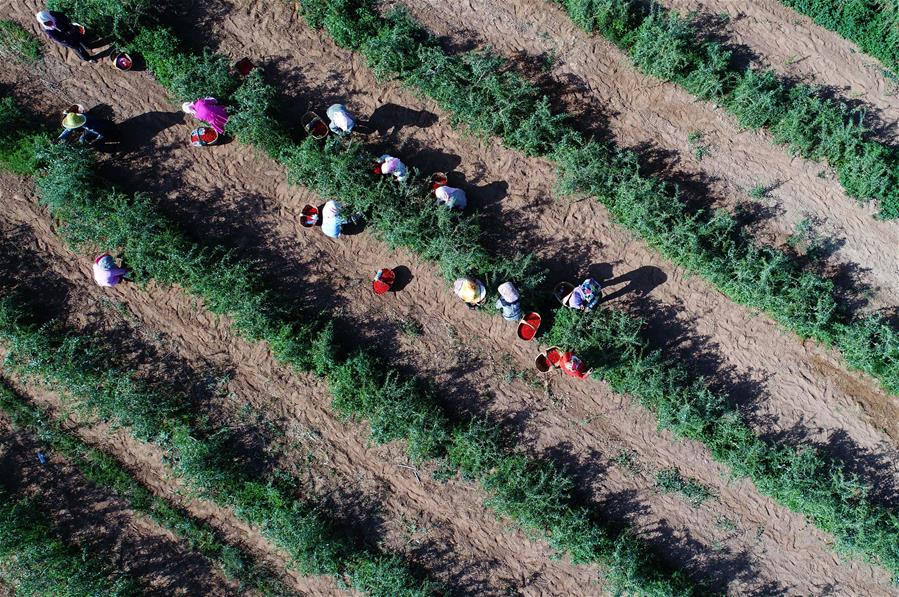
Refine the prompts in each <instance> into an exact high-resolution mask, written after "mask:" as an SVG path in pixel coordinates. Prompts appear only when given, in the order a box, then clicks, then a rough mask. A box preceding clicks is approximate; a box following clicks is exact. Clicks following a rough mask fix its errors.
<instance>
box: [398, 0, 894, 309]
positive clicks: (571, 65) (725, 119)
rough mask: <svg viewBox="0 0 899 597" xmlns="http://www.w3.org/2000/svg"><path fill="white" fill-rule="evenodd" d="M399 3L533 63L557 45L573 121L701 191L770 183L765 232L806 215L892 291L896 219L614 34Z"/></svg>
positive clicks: (866, 278)
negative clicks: (631, 51) (699, 95)
mask: <svg viewBox="0 0 899 597" xmlns="http://www.w3.org/2000/svg"><path fill="white" fill-rule="evenodd" d="M405 4H407V5H409V6H410V7H411V8H412V11H413V13H414V14H416V16H418V17H419V18H420V19H421V20H422V21H424V22H426V23H428V25H429V27H430V28H431V30H432V31H435V32H437V33H439V34H441V35H446V36H447V37H448V38H449V39H450V40H452V42H453V43H454V44H456V45H457V46H459V47H470V45H471V44H472V43H477V44H478V45H485V44H486V45H491V46H493V47H495V48H496V49H497V50H498V51H499V52H501V53H503V54H504V55H507V56H515V57H516V59H518V60H519V61H522V62H524V63H526V64H529V65H533V64H534V63H535V62H537V63H539V62H541V61H542V59H543V58H544V57H549V56H552V57H555V64H554V66H553V68H552V69H551V73H550V74H551V79H552V83H551V86H552V87H553V88H554V90H553V91H554V94H555V95H556V96H557V97H558V96H559V95H561V96H562V97H563V98H564V100H565V103H566V104H567V107H568V110H569V112H570V113H572V114H574V115H575V116H577V117H579V121H580V123H581V124H580V126H582V127H586V128H591V129H594V130H595V131H596V132H597V133H599V134H601V135H605V134H609V135H611V136H612V137H614V139H615V140H616V142H617V143H618V144H620V145H622V146H625V147H633V148H637V149H638V150H639V151H640V152H641V153H642V154H643V157H644V161H645V162H647V163H649V164H651V166H650V167H651V168H653V169H655V170H657V171H658V172H659V173H660V174H661V175H662V176H663V177H665V178H667V179H669V180H673V181H678V182H680V183H681V185H682V189H684V191H685V192H687V193H688V194H691V195H694V196H698V197H700V198H702V199H704V200H706V201H710V202H714V203H716V204H719V205H723V206H727V207H729V208H731V209H732V208H733V207H734V206H735V205H736V203H737V202H744V201H749V200H750V199H749V197H748V194H747V193H748V191H749V189H751V188H752V187H754V186H756V185H764V186H766V187H769V188H770V189H771V190H770V192H769V196H768V197H767V198H766V199H765V200H762V201H758V202H756V208H757V211H758V215H759V222H758V223H757V226H758V228H759V231H760V236H761V238H762V239H764V240H765V241H766V242H772V243H780V242H783V241H784V240H785V239H786V237H787V236H788V235H790V234H791V233H792V232H793V231H794V227H795V226H796V225H797V224H799V223H800V222H801V221H803V220H805V219H808V220H809V221H811V222H813V223H814V225H813V227H814V229H815V230H816V231H817V233H818V234H819V235H820V236H822V237H825V238H830V239H832V241H833V242H834V243H835V244H836V247H837V249H836V251H835V253H834V254H833V256H832V258H831V259H830V263H831V265H832V267H834V268H836V269H837V270H838V271H841V272H842V274H843V276H844V277H849V278H852V279H855V280H858V281H859V282H861V283H862V284H863V285H868V286H870V287H871V290H872V292H873V296H874V301H873V304H874V305H875V306H890V305H894V304H896V302H897V300H899V248H897V247H899V224H897V223H896V222H881V221H876V220H874V219H873V218H872V217H871V214H873V213H875V210H874V209H873V207H871V206H868V207H864V206H862V205H860V204H858V203H857V202H856V201H855V200H854V199H852V198H849V197H848V196H846V194H845V193H844V191H843V190H842V188H841V186H840V184H839V181H838V180H837V179H836V177H835V175H834V174H833V173H832V172H831V171H830V169H829V168H827V166H826V165H825V164H821V163H816V162H811V161H809V160H804V159H802V158H792V157H791V156H790V155H788V154H787V153H786V152H785V151H784V150H783V149H782V148H780V147H778V146H776V145H773V144H772V139H771V136H770V135H769V134H767V133H754V132H752V131H745V130H742V129H740V127H739V126H738V124H737V123H736V120H735V119H734V118H733V117H731V116H730V115H728V114H727V113H726V112H725V111H724V110H721V109H718V108H715V107H714V106H713V105H712V104H709V103H706V102H697V101H695V99H694V98H693V97H692V96H691V95H690V94H689V93H687V92H686V91H685V90H683V89H681V88H679V87H677V86H676V85H673V84H667V83H662V82H660V81H658V80H656V79H653V78H651V77H646V76H643V75H641V74H640V73H638V72H637V71H636V70H635V69H634V68H633V67H632V65H631V63H630V61H629V60H628V59H627V57H626V56H625V55H624V54H623V53H622V52H620V51H619V50H618V49H617V48H615V47H614V46H613V45H612V44H611V43H609V42H607V41H606V40H605V39H604V38H602V37H600V36H592V37H591V36H588V35H587V34H586V33H584V32H583V31H581V30H580V29H578V28H577V27H576V26H575V25H574V24H573V23H572V22H571V20H570V19H569V18H568V17H567V15H566V14H565V13H564V12H563V11H562V10H561V9H559V8H558V7H556V6H554V5H550V4H549V3H547V2H543V1H542V0H522V1H520V2H515V3H505V2H498V1H496V0H471V1H463V0H459V1H457V2H454V3H451V5H452V6H453V11H454V14H458V15H460V21H461V22H462V23H464V25H463V26H462V27H454V26H453V24H452V23H448V22H446V21H445V20H444V19H443V18H442V17H441V16H439V15H441V14H442V13H443V11H444V10H445V9H446V4H445V3H439V2H435V1H434V0H421V1H416V2H406V3H405ZM586 123H589V124H586ZM692 131H696V132H699V133H701V134H702V140H701V142H700V143H699V144H700V145H703V146H705V147H706V148H707V151H706V153H705V155H704V156H703V157H702V158H701V160H697V158H696V157H695V147H696V145H695V144H691V143H690V142H689V141H688V140H687V135H688V133H689V132H692Z"/></svg>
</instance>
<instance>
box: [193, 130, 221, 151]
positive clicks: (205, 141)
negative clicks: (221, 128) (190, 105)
mask: <svg viewBox="0 0 899 597" xmlns="http://www.w3.org/2000/svg"><path fill="white" fill-rule="evenodd" d="M218 140H219V134H218V133H217V132H215V129H213V128H211V127H208V126H201V127H200V128H198V129H194V131H193V132H192V133H191V134H190V144H191V145H193V146H195V147H205V146H206V145H215V142H216V141H218Z"/></svg>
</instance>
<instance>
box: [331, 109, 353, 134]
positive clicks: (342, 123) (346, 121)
mask: <svg viewBox="0 0 899 597" xmlns="http://www.w3.org/2000/svg"><path fill="white" fill-rule="evenodd" d="M331 122H333V123H334V125H335V126H336V127H337V128H339V129H340V130H342V131H346V132H350V131H351V130H353V126H354V125H355V124H356V123H354V122H353V119H352V117H351V116H350V115H349V114H347V113H346V112H344V111H343V110H340V111H338V112H334V114H333V115H332V116H331Z"/></svg>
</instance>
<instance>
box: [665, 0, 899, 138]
mask: <svg viewBox="0 0 899 597" xmlns="http://www.w3.org/2000/svg"><path fill="white" fill-rule="evenodd" d="M661 4H663V5H665V6H667V7H669V8H674V9H677V10H678V11H680V12H681V13H687V12H690V11H697V12H698V13H699V14H700V15H701V16H703V17H705V16H715V15H717V16H719V17H720V16H722V15H725V14H726V15H728V16H727V19H726V22H725V23H724V24H723V29H722V33H723V34H724V36H725V40H726V42H727V43H729V44H730V43H733V44H737V45H739V46H742V47H743V48H744V49H746V50H748V54H749V55H750V57H751V58H752V60H753V61H754V63H756V64H759V65H761V66H764V67H765V68H770V69H772V70H774V71H776V72H778V73H780V74H782V75H785V76H787V77H795V78H798V79H801V80H803V81H807V82H809V83H814V84H818V85H825V86H827V87H830V88H833V89H835V90H836V91H838V92H839V95H840V97H842V98H843V99H846V100H850V101H854V100H861V101H862V102H863V103H864V104H865V105H868V106H870V107H872V108H873V112H874V114H870V115H871V116H873V119H872V124H876V126H875V129H874V132H875V133H876V134H877V135H878V136H879V137H881V138H883V139H884V140H886V141H887V142H888V143H892V144H895V143H899V128H897V126H896V123H897V122H899V81H897V80H895V79H891V78H890V77H888V76H887V75H886V74H884V67H883V65H882V64H881V63H880V62H878V61H877V59H876V58H873V57H871V56H869V55H867V54H865V53H864V52H861V51H860V50H859V49H858V47H857V46H856V45H855V44H853V43H852V42H850V41H849V40H847V39H845V38H843V37H840V35H839V34H837V33H834V32H833V31H829V30H828V29H825V28H824V27H819V26H818V25H816V24H815V22H814V21H813V20H812V19H811V18H810V17H807V16H805V15H802V14H800V13H798V12H796V11H795V10H792V9H790V8H787V7H786V6H784V5H783V4H781V3H780V2H778V0H753V1H752V2H733V1H732V0H662V1H661ZM720 22H721V21H720V18H719V23H720Z"/></svg>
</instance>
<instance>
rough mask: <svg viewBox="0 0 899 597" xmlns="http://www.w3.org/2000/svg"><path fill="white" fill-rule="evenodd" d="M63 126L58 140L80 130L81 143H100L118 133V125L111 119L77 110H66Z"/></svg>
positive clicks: (64, 138) (79, 140)
mask: <svg viewBox="0 0 899 597" xmlns="http://www.w3.org/2000/svg"><path fill="white" fill-rule="evenodd" d="M62 128H63V131H62V133H60V135H59V137H57V138H56V141H57V142H59V141H65V140H66V139H68V138H69V137H71V136H72V135H73V134H75V133H76V132H80V133H81V137H79V139H78V142H79V143H88V144H89V145H99V144H101V143H103V142H104V141H107V140H109V139H110V138H114V137H115V136H116V135H117V133H118V128H117V127H116V125H115V124H113V123H112V122H110V121H109V120H106V119H105V118H98V117H97V116H93V115H91V114H82V113H81V112H76V111H71V112H66V115H65V117H64V118H63V119H62Z"/></svg>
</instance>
